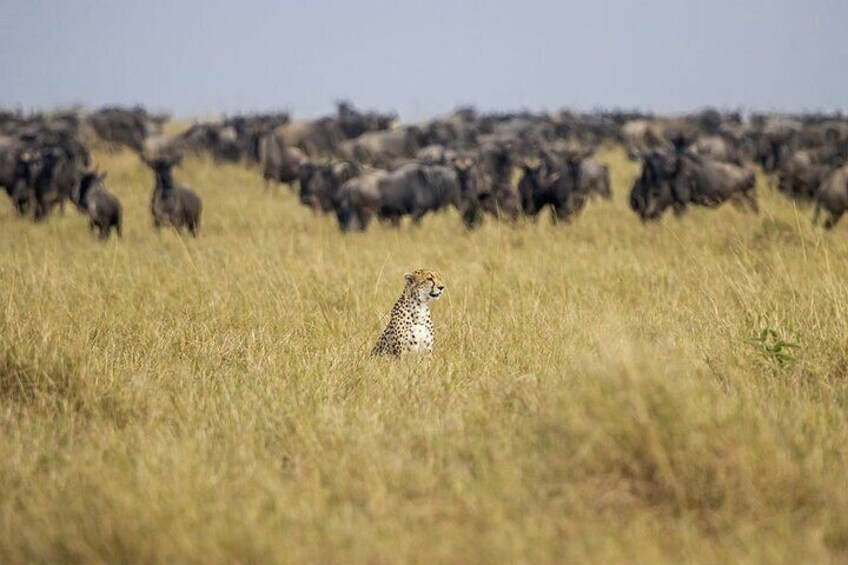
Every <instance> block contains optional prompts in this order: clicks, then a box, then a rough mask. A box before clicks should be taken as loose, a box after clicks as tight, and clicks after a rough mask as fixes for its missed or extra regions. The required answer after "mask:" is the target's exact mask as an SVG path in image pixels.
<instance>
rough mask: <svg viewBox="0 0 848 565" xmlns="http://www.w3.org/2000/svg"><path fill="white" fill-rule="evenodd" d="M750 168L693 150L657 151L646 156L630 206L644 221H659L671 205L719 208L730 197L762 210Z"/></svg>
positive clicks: (680, 209) (676, 207) (680, 208)
mask: <svg viewBox="0 0 848 565" xmlns="http://www.w3.org/2000/svg"><path fill="white" fill-rule="evenodd" d="M755 184H756V179H755V175H754V172H753V171H752V170H750V169H746V168H743V167H739V166H737V165H733V164H731V163H722V162H719V161H715V160H712V159H708V158H703V157H699V156H697V155H693V154H691V153H685V152H684V153H671V154H669V153H665V152H661V151H654V152H649V153H646V154H645V155H643V156H642V173H641V174H640V176H639V177H638V178H637V179H636V181H635V182H634V183H633V187H632V188H631V191H630V207H631V208H632V209H633V210H634V211H635V212H636V213H637V214H639V216H640V217H641V218H642V220H655V219H658V218H659V217H660V216H662V214H663V212H664V211H665V210H666V209H667V208H668V207H673V208H674V211H675V213H677V214H681V213H683V212H684V211H685V209H686V206H687V205H688V204H697V205H700V206H707V207H710V208H715V207H717V206H720V205H721V204H723V203H724V202H726V201H728V200H730V201H732V202H734V203H735V204H737V205H740V206H743V205H747V206H748V207H749V208H750V209H751V210H752V211H754V212H757V211H758V210H759V208H758V206H757V199H756V193H755Z"/></svg>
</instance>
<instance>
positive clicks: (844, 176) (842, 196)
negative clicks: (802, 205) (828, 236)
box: [813, 165, 848, 230]
mask: <svg viewBox="0 0 848 565" xmlns="http://www.w3.org/2000/svg"><path fill="white" fill-rule="evenodd" d="M822 208H824V209H825V210H827V211H828V212H829V213H830V217H829V218H828V219H827V220H825V222H824V228H825V229H828V230H829V229H831V228H833V226H835V225H836V223H837V222H839V220H840V219H841V218H842V216H843V215H844V214H845V211H846V210H848V165H845V166H843V167H840V168H838V169H836V170H834V171H833V172H832V173H830V174H829V175H828V176H827V177H826V178H825V179H824V182H822V184H821V187H819V190H818V194H817V195H816V211H815V215H814V216H813V223H814V224H817V223H818V219H819V213H820V211H821V209H822Z"/></svg>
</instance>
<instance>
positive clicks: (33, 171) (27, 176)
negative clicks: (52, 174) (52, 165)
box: [15, 149, 44, 186]
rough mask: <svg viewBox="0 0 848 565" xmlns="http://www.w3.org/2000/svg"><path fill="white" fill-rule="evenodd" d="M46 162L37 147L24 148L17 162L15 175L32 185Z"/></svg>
mask: <svg viewBox="0 0 848 565" xmlns="http://www.w3.org/2000/svg"><path fill="white" fill-rule="evenodd" d="M43 164H44V159H43V158H42V155H41V152H40V151H37V150H35V149H24V150H23V151H21V153H20V154H19V155H18V158H17V161H16V162H15V177H16V178H17V179H19V180H21V181H23V182H24V183H25V184H26V185H27V186H30V185H32V183H33V181H34V180H35V177H36V176H37V175H38V173H39V171H40V170H41V167H42V166H43Z"/></svg>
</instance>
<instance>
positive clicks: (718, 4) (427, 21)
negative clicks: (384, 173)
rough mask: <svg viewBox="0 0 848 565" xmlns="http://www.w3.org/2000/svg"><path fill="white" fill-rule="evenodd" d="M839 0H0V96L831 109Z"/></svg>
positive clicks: (210, 103)
mask: <svg viewBox="0 0 848 565" xmlns="http://www.w3.org/2000/svg"><path fill="white" fill-rule="evenodd" d="M846 24H848V1H846V0H794V1H788V0H711V1H703V2H694V1H687V0H641V1H640V0H609V1H603V0H596V1H589V0H584V1H580V2H570V1H560V2H557V1H553V0H551V1H540V0H513V1H501V0H485V1H461V0H453V1H443V0H425V1H404V0H396V1H385V2H383V1H378V0H347V1H338V2H335V1H328V0H302V1H297V2H293V1H278V2H273V1H264V0H241V1H239V2H216V1H212V0H182V1H180V0H170V1H158V0H146V1H137V2H128V1H121V0H108V1H107V0H79V1H75V0H55V1H46V0H0V105H2V106H12V107H20V108H22V109H24V110H29V109H33V108H43V107H52V106H57V105H68V104H73V103H82V104H85V105H88V106H96V105H101V104H107V103H108V104H134V103H142V104H144V105H146V106H148V107H151V108H154V109H167V110H171V111H173V112H175V113H177V114H178V115H195V116H197V115H211V114H218V113H222V112H229V113H232V112H236V111H250V110H267V109H274V108H277V109H279V108H285V109H288V110H291V111H293V112H294V113H295V114H296V115H305V116H312V115H317V114H320V113H324V112H328V111H330V110H332V108H333V103H334V101H335V100H336V99H338V98H349V99H351V100H352V101H353V102H354V103H355V104H357V105H358V106H362V107H373V108H381V109H394V110H396V111H397V112H398V113H400V115H401V116H403V117H405V118H408V119H415V118H422V117H425V116H429V115H433V114H438V113H442V112H446V111H449V110H451V109H452V108H454V107H455V106H456V105H457V104H467V103H473V104H476V105H478V106H479V107H481V108H484V109H521V108H529V109H532V110H537V109H556V108H560V107H564V106H568V107H573V108H577V109H593V108H597V107H607V108H609V107H625V108H640V109H652V110H655V111H684V110H688V109H693V108H698V107H703V106H707V105H711V106H717V107H723V108H741V109H762V110H793V111H794V110H804V109H812V110H815V109H821V110H834V109H842V110H845V109H848V31H846V30H848V28H846Z"/></svg>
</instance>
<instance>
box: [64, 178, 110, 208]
mask: <svg viewBox="0 0 848 565" xmlns="http://www.w3.org/2000/svg"><path fill="white" fill-rule="evenodd" d="M105 178H106V173H101V172H99V171H97V170H93V171H85V170H84V171H81V175H80V182H79V186H78V187H77V189H76V190H75V191H74V192H73V193H72V194H71V201H72V202H73V203H74V205H76V206H77V208H79V209H81V210H82V209H84V208H85V207H86V205H87V203H88V193H89V192H90V191H91V189H92V188H94V187H95V186H97V185H99V184H102V182H103V180H104V179H105Z"/></svg>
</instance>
